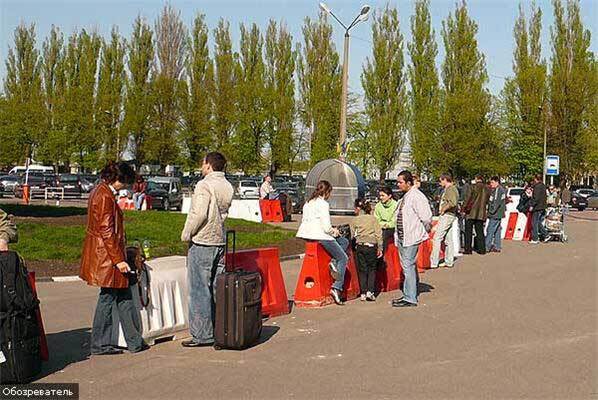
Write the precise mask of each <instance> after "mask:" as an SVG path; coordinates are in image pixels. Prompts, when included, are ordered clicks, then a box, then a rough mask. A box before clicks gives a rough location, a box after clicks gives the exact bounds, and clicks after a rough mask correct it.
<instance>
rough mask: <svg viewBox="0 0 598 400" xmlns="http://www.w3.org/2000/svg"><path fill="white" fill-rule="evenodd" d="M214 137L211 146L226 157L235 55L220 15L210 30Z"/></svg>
mask: <svg viewBox="0 0 598 400" xmlns="http://www.w3.org/2000/svg"><path fill="white" fill-rule="evenodd" d="M214 42H215V47H214V64H215V67H216V68H215V69H216V71H215V74H214V94H213V97H212V98H213V101H214V139H215V146H214V147H215V149H216V150H218V151H221V152H223V153H224V154H225V155H227V156H229V158H230V154H229V153H230V150H231V149H230V144H229V140H230V138H231V136H232V134H233V133H234V131H235V128H236V125H237V119H238V116H237V114H236V109H237V98H238V93H237V88H236V85H237V77H236V69H237V55H236V54H235V53H233V45H232V40H231V37H230V24H229V23H228V22H227V21H225V20H224V19H221V20H220V21H219V22H218V27H217V28H216V29H215V30H214Z"/></svg>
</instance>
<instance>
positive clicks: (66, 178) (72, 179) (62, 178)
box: [60, 175, 79, 183]
mask: <svg viewBox="0 0 598 400" xmlns="http://www.w3.org/2000/svg"><path fill="white" fill-rule="evenodd" d="M78 180H79V178H78V177H77V175H61V176H60V182H63V183H66V182H77V181H78Z"/></svg>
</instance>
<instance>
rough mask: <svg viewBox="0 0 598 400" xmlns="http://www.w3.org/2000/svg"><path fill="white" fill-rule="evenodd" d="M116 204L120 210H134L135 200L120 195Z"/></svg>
mask: <svg viewBox="0 0 598 400" xmlns="http://www.w3.org/2000/svg"><path fill="white" fill-rule="evenodd" d="M118 206H119V207H120V209H121V210H134V209H135V202H134V201H133V200H131V199H128V198H126V197H121V198H119V199H118Z"/></svg>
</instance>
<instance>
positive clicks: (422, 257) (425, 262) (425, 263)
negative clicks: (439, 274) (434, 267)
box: [415, 221, 444, 274]
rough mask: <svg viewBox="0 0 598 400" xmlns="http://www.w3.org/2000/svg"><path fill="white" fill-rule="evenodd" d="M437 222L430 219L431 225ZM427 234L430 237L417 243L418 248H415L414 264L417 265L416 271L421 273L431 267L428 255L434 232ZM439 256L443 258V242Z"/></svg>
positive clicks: (430, 250) (430, 251)
mask: <svg viewBox="0 0 598 400" xmlns="http://www.w3.org/2000/svg"><path fill="white" fill-rule="evenodd" d="M437 223H438V221H432V226H436V224H437ZM429 236H430V238H429V239H428V240H426V241H425V242H422V243H420V244H419V249H418V250H417V261H416V263H415V265H417V270H418V272H420V273H422V274H423V273H425V272H426V270H427V269H430V268H431V262H430V256H431V255H432V246H433V239H434V232H430V233H429ZM440 258H441V259H442V258H444V242H443V243H442V247H441V248H440Z"/></svg>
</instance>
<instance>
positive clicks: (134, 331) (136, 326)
mask: <svg viewBox="0 0 598 400" xmlns="http://www.w3.org/2000/svg"><path fill="white" fill-rule="evenodd" d="M137 312H138V311H137V310H136V309H135V305H134V304H133V296H132V294H131V288H130V287H129V288H125V289H114V288H101V289H100V296H99V297H98V304H97V306H96V311H95V316H94V317H93V325H92V328H91V353H92V354H97V353H102V352H104V351H106V350H110V349H113V348H115V347H116V346H118V337H115V335H114V332H115V331H116V332H118V331H117V330H116V328H117V327H115V326H114V321H120V324H121V326H122V328H123V334H124V336H125V340H126V341H127V348H128V349H129V351H138V350H140V349H141V348H142V346H143V338H142V337H141V324H140V320H139V318H136V317H135V313H137ZM113 313H118V318H113Z"/></svg>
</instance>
